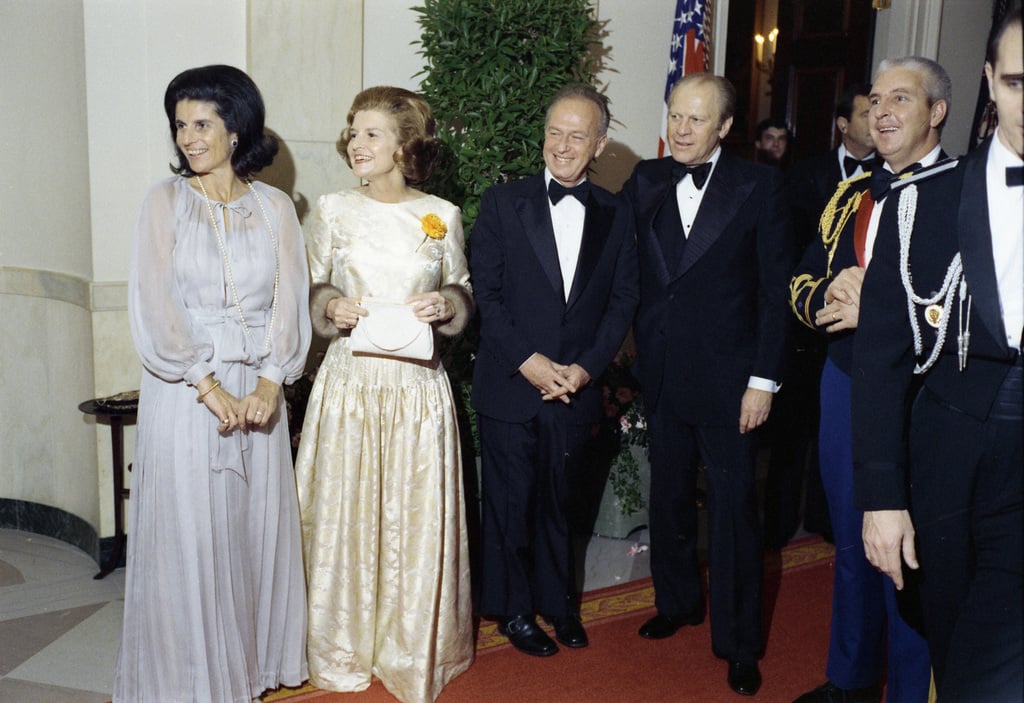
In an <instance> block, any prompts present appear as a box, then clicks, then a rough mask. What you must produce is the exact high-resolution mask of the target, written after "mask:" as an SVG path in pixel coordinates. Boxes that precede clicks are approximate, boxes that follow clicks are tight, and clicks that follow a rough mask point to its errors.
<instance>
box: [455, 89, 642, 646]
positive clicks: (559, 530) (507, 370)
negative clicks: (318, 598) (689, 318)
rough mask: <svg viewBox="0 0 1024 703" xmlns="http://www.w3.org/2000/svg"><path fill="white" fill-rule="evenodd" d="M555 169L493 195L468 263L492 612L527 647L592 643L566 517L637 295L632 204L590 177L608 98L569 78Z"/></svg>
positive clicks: (558, 122)
mask: <svg viewBox="0 0 1024 703" xmlns="http://www.w3.org/2000/svg"><path fill="white" fill-rule="evenodd" d="M545 122H546V123H545V132H544V163H545V165H546V168H545V170H544V172H542V173H538V174H536V175H535V176H531V177H529V178H524V179H521V180H518V181H514V182H511V183H506V184H502V185H497V186H494V187H492V188H490V189H489V190H487V191H486V192H485V193H484V196H483V200H482V202H481V205H480V216H479V217H478V218H477V221H476V224H475V226H474V227H473V234H472V238H471V241H472V247H471V248H472V256H471V261H470V270H471V273H472V277H473V292H474V295H475V297H476V301H477V310H478V311H479V314H480V347H479V351H478V353H477V357H476V364H475V368H474V373H473V407H474V409H475V410H476V411H477V416H478V426H479V429H480V443H481V449H482V476H483V480H482V483H483V507H482V518H481V519H482V557H481V570H482V577H481V590H482V593H481V598H480V608H479V609H480V612H482V613H484V614H487V615H491V616H494V617H496V618H497V620H498V628H499V630H500V631H501V632H502V633H503V634H504V635H505V636H506V637H508V639H509V641H510V642H511V643H512V644H513V645H514V646H515V647H516V648H517V649H518V650H519V651H521V652H525V653H527V654H531V655H535V656H548V655H551V654H554V653H555V652H557V651H558V646H557V645H556V644H555V643H554V642H552V641H551V639H550V638H549V637H548V635H547V634H546V633H545V632H544V631H543V630H541V629H540V628H539V627H538V626H537V623H536V621H535V619H534V614H535V613H540V614H541V615H543V616H544V617H545V619H546V620H547V621H548V622H550V623H551V624H552V625H553V626H554V631H555V638H556V639H557V640H558V642H560V643H561V644H563V645H564V646H566V647H585V646H586V645H587V643H588V639H587V634H586V631H585V630H584V628H583V625H582V623H581V621H580V617H579V602H578V597H577V592H576V591H577V586H576V575H575V571H574V563H575V558H574V556H573V550H572V540H571V537H572V535H571V534H570V523H569V516H568V509H569V503H570V500H571V498H572V496H573V494H574V493H575V492H576V488H575V486H574V480H575V479H576V478H577V477H578V475H579V471H580V459H581V455H582V452H583V449H584V445H585V443H586V441H587V440H588V439H589V437H590V428H591V425H592V423H594V422H595V421H597V420H598V419H599V417H600V409H601V406H600V403H601V392H600V388H598V387H596V386H595V384H593V383H592V382H591V381H592V379H595V378H597V377H598V376H600V374H601V372H602V371H603V370H604V368H605V367H606V366H607V365H608V364H609V363H610V362H611V360H612V357H613V356H614V355H615V353H616V351H617V350H618V349H619V346H620V345H621V344H622V341H623V339H624V338H625V336H626V332H627V331H628V329H629V325H630V323H631V322H632V319H633V313H634V311H635V309H636V303H637V297H638V292H637V263H636V245H635V240H634V237H633V233H632V223H631V222H630V219H629V214H628V212H629V211H628V208H626V207H625V206H624V205H623V204H622V203H621V202H620V201H619V200H618V199H617V198H616V197H615V196H613V195H612V194H610V193H608V191H606V190H604V189H602V188H599V187H598V186H596V185H594V184H592V183H590V181H588V180H587V171H588V169H589V167H590V164H591V162H592V161H593V160H594V159H595V158H597V156H598V155H600V153H601V152H602V151H603V150H604V146H605V143H606V141H607V138H608V137H607V131H608V122H609V114H608V106H607V101H606V99H605V98H604V96H602V95H601V94H599V93H598V92H597V91H595V90H594V89H593V88H591V87H589V86H583V85H570V86H567V87H565V88H563V89H562V90H561V91H559V92H558V93H557V94H556V95H555V97H554V98H553V100H552V102H551V104H550V106H549V107H548V111H547V117H546V121H545Z"/></svg>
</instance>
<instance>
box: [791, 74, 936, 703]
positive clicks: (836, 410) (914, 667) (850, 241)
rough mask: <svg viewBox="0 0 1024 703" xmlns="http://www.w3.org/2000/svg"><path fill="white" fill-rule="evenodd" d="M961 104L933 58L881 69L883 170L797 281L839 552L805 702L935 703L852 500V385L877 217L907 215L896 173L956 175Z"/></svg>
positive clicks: (840, 203)
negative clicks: (895, 188)
mask: <svg viewBox="0 0 1024 703" xmlns="http://www.w3.org/2000/svg"><path fill="white" fill-rule="evenodd" d="M951 98H952V85H951V82H950V79H949V76H948V74H947V73H946V71H945V69H943V68H942V66H940V65H939V64H937V63H935V62H934V61H931V60H929V59H924V58H920V57H904V58H898V59H888V60H886V61H883V62H882V63H881V64H880V65H879V70H878V73H877V75H876V76H875V79H874V82H873V83H872V86H871V94H870V96H869V101H870V104H871V111H870V114H869V125H870V129H871V135H872V138H873V140H874V143H875V149H876V150H877V152H878V155H879V156H880V157H881V158H882V159H883V160H884V163H883V164H882V165H880V166H875V167H873V168H872V170H871V171H870V172H869V173H868V174H865V175H862V176H855V177H854V178H852V179H849V180H844V181H842V182H841V183H840V184H839V186H838V187H837V189H836V192H835V193H834V194H833V196H832V199H831V200H830V201H829V203H828V204H827V205H826V206H825V209H824V212H823V214H822V217H821V222H820V229H819V236H818V239H817V241H815V242H812V243H811V245H810V246H808V248H807V250H806V251H805V252H804V256H803V258H802V259H801V261H800V264H799V265H798V266H797V268H796V270H795V271H794V275H793V280H792V282H791V286H790V295H791V298H790V302H791V305H792V308H793V312H794V313H795V314H796V316H797V318H798V319H799V320H800V321H801V322H803V323H804V324H805V325H806V326H807V327H808V328H809V329H812V330H817V331H818V332H819V333H820V334H822V335H825V336H827V339H828V358H827V360H826V362H825V367H824V369H823V370H822V374H821V422H820V430H819V439H818V445H819V457H820V464H821V478H822V483H823V484H824V487H825V495H826V497H827V498H828V505H829V514H830V517H831V521H832V530H833V534H834V537H835V544H836V560H835V561H836V564H835V572H834V577H833V588H832V622H831V638H830V641H829V657H828V664H827V667H826V675H827V677H828V680H827V681H826V682H825V683H824V684H823V685H822V686H819V687H818V688H816V689H814V690H812V691H808V692H807V693H805V694H803V695H802V696H800V697H799V698H797V699H796V701H797V703H829V702H831V701H835V700H842V701H850V702H851V703H877V701H880V700H881V695H882V694H881V684H882V680H883V677H884V678H885V681H886V696H887V698H889V699H891V700H899V701H907V702H908V703H926V701H927V700H928V687H929V680H930V669H929V661H928V648H927V644H926V643H925V641H924V639H923V638H922V637H921V635H920V634H919V633H918V632H916V631H915V629H914V628H913V627H912V626H911V625H910V624H909V623H908V622H907V620H906V619H905V618H904V616H903V613H901V611H900V608H899V607H898V602H897V597H896V594H895V592H894V589H893V587H892V584H891V583H889V582H887V581H886V580H885V579H883V578H882V576H881V574H879V573H878V572H877V571H876V570H875V569H874V568H873V567H872V566H871V564H869V563H868V561H867V559H866V557H865V555H864V550H863V543H862V540H861V525H862V522H863V514H862V513H861V511H860V510H859V509H857V507H856V506H855V504H854V498H853V492H854V486H853V482H854V471H853V451H854V446H855V443H854V441H853V439H852V436H851V433H852V422H851V419H850V384H851V372H852V358H853V345H854V340H855V339H856V338H857V337H858V336H859V335H860V330H859V327H858V322H859V314H858V313H859V302H860V293H861V284H862V282H863V280H864V273H865V270H867V269H868V268H869V263H870V262H871V261H872V257H873V252H874V247H875V244H876V242H879V241H880V240H881V237H882V234H881V232H880V231H879V228H878V222H879V218H880V217H882V216H885V215H886V214H889V215H892V214H894V213H896V211H897V210H898V207H897V204H896V203H895V202H894V198H893V197H891V196H890V192H891V191H890V188H891V187H892V183H893V182H894V181H898V180H899V178H898V177H897V174H903V176H904V178H905V179H906V180H907V181H912V180H914V179H915V178H917V177H920V176H919V174H920V173H923V172H924V171H926V170H927V168H928V167H933V166H934V167H935V168H936V169H941V168H946V167H948V166H950V164H948V163H947V164H940V165H938V166H935V164H936V163H937V162H940V161H941V160H942V159H944V158H945V154H944V153H943V151H942V147H941V146H940V144H939V140H940V137H941V134H942V127H943V125H944V123H945V120H946V116H947V114H948V111H949V105H950V102H951Z"/></svg>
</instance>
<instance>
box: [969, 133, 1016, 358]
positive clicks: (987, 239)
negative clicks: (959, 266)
mask: <svg viewBox="0 0 1024 703" xmlns="http://www.w3.org/2000/svg"><path fill="white" fill-rule="evenodd" d="M988 146H989V144H988V143H987V144H986V145H985V147H982V148H978V149H976V150H975V151H974V152H973V153H972V155H971V156H968V157H965V158H964V162H965V163H964V180H963V188H962V190H961V192H960V211H959V223H958V224H959V228H958V230H959V233H960V234H959V236H960V241H959V245H960V257H961V261H962V262H963V266H964V278H966V279H967V290H968V292H969V293H970V294H971V297H972V299H973V301H972V303H971V306H972V307H973V308H974V311H975V313H976V314H977V317H978V319H980V320H981V321H982V324H984V325H985V328H986V329H987V330H988V331H989V333H990V334H991V335H992V337H993V339H996V340H999V341H1001V342H1002V343H1003V344H1005V343H1006V331H1005V330H1004V325H1003V315H1002V312H1001V309H1000V305H999V283H998V281H997V279H996V266H995V261H994V260H993V258H992V230H991V225H990V222H989V218H988V193H987V190H986V188H985V164H986V161H987V159H988ZM979 152H980V153H979Z"/></svg>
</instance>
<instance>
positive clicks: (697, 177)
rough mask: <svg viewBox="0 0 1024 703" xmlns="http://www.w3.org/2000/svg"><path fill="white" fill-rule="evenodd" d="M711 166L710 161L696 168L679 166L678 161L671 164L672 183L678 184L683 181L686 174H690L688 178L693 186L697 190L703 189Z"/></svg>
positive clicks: (684, 165)
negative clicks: (691, 180)
mask: <svg viewBox="0 0 1024 703" xmlns="http://www.w3.org/2000/svg"><path fill="white" fill-rule="evenodd" d="M712 165H713V164H712V163H711V162H710V161H705V162H704V163H702V164H697V165H696V166H687V165H686V164H681V163H679V162H678V161H673V162H672V182H673V183H678V182H679V181H681V180H683V177H684V176H686V174H690V178H692V179H693V185H695V186H697V190H700V189H701V188H703V187H704V184H705V183H707V182H708V175H710V173H711V166H712Z"/></svg>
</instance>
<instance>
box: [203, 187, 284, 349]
mask: <svg viewBox="0 0 1024 703" xmlns="http://www.w3.org/2000/svg"><path fill="white" fill-rule="evenodd" d="M196 182H197V183H198V184H199V190H201V191H202V192H203V198H204V199H205V200H206V212H207V213H208V214H209V215H210V224H212V225H213V232H214V234H216V235H217V247H218V248H219V249H220V255H221V258H222V259H223V260H224V271H225V273H226V274H227V278H228V286H229V287H230V288H231V295H232V296H233V297H234V299H235V309H236V310H238V319H239V320H240V321H241V323H242V329H243V330H245V336H246V337H249V338H250V339H252V335H251V334H250V332H249V325H248V323H247V322H246V321H245V313H244V312H242V302H241V300H240V299H239V297H238V289H237V288H236V287H235V277H234V275H232V273H231V261H230V260H229V259H228V250H227V247H226V246H224V238H223V237H222V236H221V233H220V227H219V226H218V225H217V218H216V217H215V216H214V214H213V206H212V205H211V204H210V196H209V195H207V194H206V188H205V187H204V186H203V179H202V178H200V177H199V176H198V175H197V176H196ZM246 184H247V185H248V186H249V190H250V191H252V194H253V196H255V198H256V202H257V203H258V204H259V206H260V211H261V212H262V213H263V221H264V222H266V223H267V232H269V233H270V242H271V244H273V247H274V297H273V299H272V302H271V304H270V324H269V325H267V335H266V338H265V339H264V340H263V349H264V351H269V350H270V337H271V334H272V333H273V331H274V321H275V320H276V319H277V289H278V286H279V284H280V282H281V262H280V254H279V252H278V245H277V237H276V236H275V235H274V228H273V227H272V226H271V225H270V216H269V215H267V209H266V208H265V207H263V199H262V198H261V197H260V194H259V193H257V192H256V189H255V188H253V186H252V181H246Z"/></svg>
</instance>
